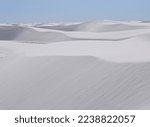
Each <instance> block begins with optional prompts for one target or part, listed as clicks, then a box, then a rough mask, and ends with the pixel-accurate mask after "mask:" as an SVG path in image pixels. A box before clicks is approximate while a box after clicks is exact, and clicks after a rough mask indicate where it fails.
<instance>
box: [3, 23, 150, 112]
mask: <svg viewBox="0 0 150 127" xmlns="http://www.w3.org/2000/svg"><path fill="white" fill-rule="evenodd" d="M22 42H24V43H22ZM149 77H150V24H149V22H146V21H130V22H120V21H97V22H87V23H68V24H65V23H61V24H58V23H56V24H54V23H52V24H36V25H35V24H34V25H31V24H29V25H28V24H25V25H24V24H12V25H11V24H10V25H7V24H2V25H0V109H150V78H149Z"/></svg>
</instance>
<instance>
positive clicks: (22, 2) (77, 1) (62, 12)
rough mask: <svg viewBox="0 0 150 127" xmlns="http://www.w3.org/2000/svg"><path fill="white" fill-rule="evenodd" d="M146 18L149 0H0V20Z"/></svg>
mask: <svg viewBox="0 0 150 127" xmlns="http://www.w3.org/2000/svg"><path fill="white" fill-rule="evenodd" d="M104 19H105V20H148V19H150V0H0V22H3V23H5V22H6V23H15V22H16V23H18V22H63V21H69V22H71V21H91V20H104Z"/></svg>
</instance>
